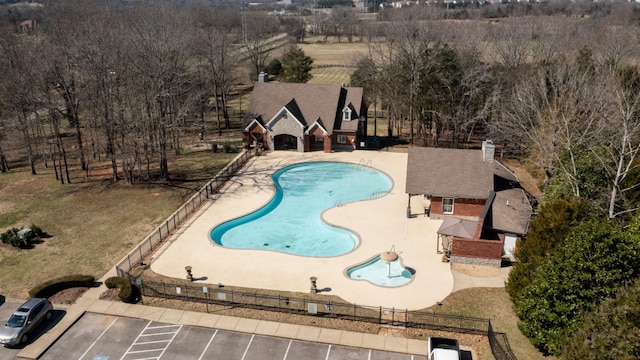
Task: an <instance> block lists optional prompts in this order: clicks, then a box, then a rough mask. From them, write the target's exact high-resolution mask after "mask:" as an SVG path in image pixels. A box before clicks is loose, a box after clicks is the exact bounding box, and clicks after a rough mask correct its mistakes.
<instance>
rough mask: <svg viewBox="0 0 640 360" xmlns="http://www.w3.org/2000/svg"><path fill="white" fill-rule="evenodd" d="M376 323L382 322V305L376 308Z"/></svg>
mask: <svg viewBox="0 0 640 360" xmlns="http://www.w3.org/2000/svg"><path fill="white" fill-rule="evenodd" d="M378 324H382V306H380V310H378Z"/></svg>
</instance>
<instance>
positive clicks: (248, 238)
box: [210, 162, 393, 257]
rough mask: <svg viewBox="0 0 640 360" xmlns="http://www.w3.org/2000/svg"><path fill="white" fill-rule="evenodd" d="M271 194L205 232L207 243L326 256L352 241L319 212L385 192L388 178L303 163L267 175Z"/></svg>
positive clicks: (353, 167) (366, 170)
mask: <svg viewBox="0 0 640 360" xmlns="http://www.w3.org/2000/svg"><path fill="white" fill-rule="evenodd" d="M273 181H274V183H275V187H276V192H275V195H274V197H273V199H271V201H270V202H269V203H267V204H266V205H265V206H263V207H262V208H260V209H258V210H256V211H254V212H252V213H250V214H247V215H245V216H242V217H239V218H237V219H233V220H230V221H227V222H225V223H222V224H220V225H218V226H216V227H215V228H214V229H213V230H211V233H210V236H211V239H212V241H214V242H215V243H217V244H218V245H221V246H224V247H229V248H236V249H259V250H271V251H280V252H284V253H289V254H295V255H304V256H315V257H329V256H338V255H342V254H346V253H348V252H350V251H351V250H353V249H354V248H355V247H356V246H357V245H358V241H359V239H358V237H357V235H356V234H354V233H353V232H351V231H349V230H347V229H344V228H341V227H336V226H331V225H329V224H327V223H326V222H324V221H323V220H322V213H323V212H324V211H325V210H327V209H329V208H332V207H336V206H342V205H344V204H347V203H350V202H355V201H362V200H370V199H375V198H377V197H380V196H383V195H385V194H387V193H388V192H389V191H390V190H391V188H392V186H393V182H392V180H391V178H390V177H389V176H388V175H387V174H385V173H383V172H381V171H379V170H376V169H373V168H371V167H368V166H363V165H358V164H351V163H344V162H309V163H301V164H296V165H291V166H287V167H285V168H282V169H280V170H278V171H276V172H275V174H273Z"/></svg>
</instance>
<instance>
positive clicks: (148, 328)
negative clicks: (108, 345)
mask: <svg viewBox="0 0 640 360" xmlns="http://www.w3.org/2000/svg"><path fill="white" fill-rule="evenodd" d="M151 324H152V321H149V322H148V323H147V325H146V326H145V327H144V329H142V331H141V332H140V333H139V334H138V336H137V337H136V339H135V340H134V341H133V343H132V344H131V346H129V348H128V349H127V351H126V352H125V353H124V355H122V357H121V358H120V360H124V358H125V357H126V356H127V355H129V354H142V353H151V352H160V354H159V355H158V356H154V357H148V358H137V359H136V360H157V359H160V358H161V357H162V355H164V353H165V351H167V349H168V348H169V345H171V343H172V342H173V340H174V339H175V338H176V336H177V335H178V333H179V332H180V330H181V329H182V325H159V326H151ZM167 328H173V329H175V331H171V332H162V333H153V332H152V333H150V334H145V332H147V331H153V330H157V329H167ZM158 335H172V336H171V338H170V339H167V340H152V341H139V340H141V338H143V337H148V336H158ZM161 343H162V344H165V345H164V346H160V347H157V348H155V349H145V350H132V349H133V347H134V346H143V345H149V344H161Z"/></svg>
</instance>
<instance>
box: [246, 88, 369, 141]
mask: <svg viewBox="0 0 640 360" xmlns="http://www.w3.org/2000/svg"><path fill="white" fill-rule="evenodd" d="M363 101H364V99H363V90H362V88H351V87H349V88H344V87H342V86H341V85H319V84H297V83H276V82H266V83H256V84H255V86H254V88H253V92H252V94H251V100H250V101H249V106H248V108H247V116H246V117H245V123H244V125H245V126H243V128H246V125H247V124H249V123H250V122H251V121H252V120H253V119H255V118H257V117H259V116H261V117H262V118H263V119H273V118H274V116H275V115H276V113H278V112H279V111H280V110H281V109H282V107H283V106H285V107H286V108H287V109H288V110H289V111H291V113H292V114H294V115H295V117H296V118H297V119H298V120H299V121H301V122H302V123H304V124H305V125H308V124H309V123H311V122H312V121H316V120H317V119H320V120H322V124H323V125H324V128H325V129H326V130H327V131H329V132H333V130H337V129H341V126H342V125H344V126H347V127H348V128H349V129H345V128H343V129H342V130H355V129H357V126H358V122H357V121H349V122H344V124H341V120H342V109H343V108H344V106H345V105H346V104H349V103H351V104H352V106H353V108H354V109H355V112H356V115H357V116H360V114H359V112H360V111H361V108H362V105H363ZM284 104H286V105H284ZM353 125H355V126H353ZM351 127H353V129H351Z"/></svg>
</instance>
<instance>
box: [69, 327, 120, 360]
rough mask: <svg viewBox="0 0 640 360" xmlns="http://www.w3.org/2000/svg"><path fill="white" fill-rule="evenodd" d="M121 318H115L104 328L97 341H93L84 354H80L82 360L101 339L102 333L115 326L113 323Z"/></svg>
mask: <svg viewBox="0 0 640 360" xmlns="http://www.w3.org/2000/svg"><path fill="white" fill-rule="evenodd" d="M118 319H119V318H115V319H113V321H112V322H111V324H109V326H107V328H106V329H104V331H102V333H101V334H100V336H98V338H97V339H96V341H94V342H93V344H91V346H89V348H88V349H87V351H85V352H84V353H83V354H82V356H80V358H79V359H78V360H82V358H83V357H84V356H85V355H87V353H88V352H89V350H91V348H93V346H94V345H95V344H96V343H97V342H98V340H100V338H101V337H102V335H104V334H105V333H106V332H107V331H108V330H109V329H110V328H111V326H113V324H114V323H115V322H116V321H117V320H118Z"/></svg>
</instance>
